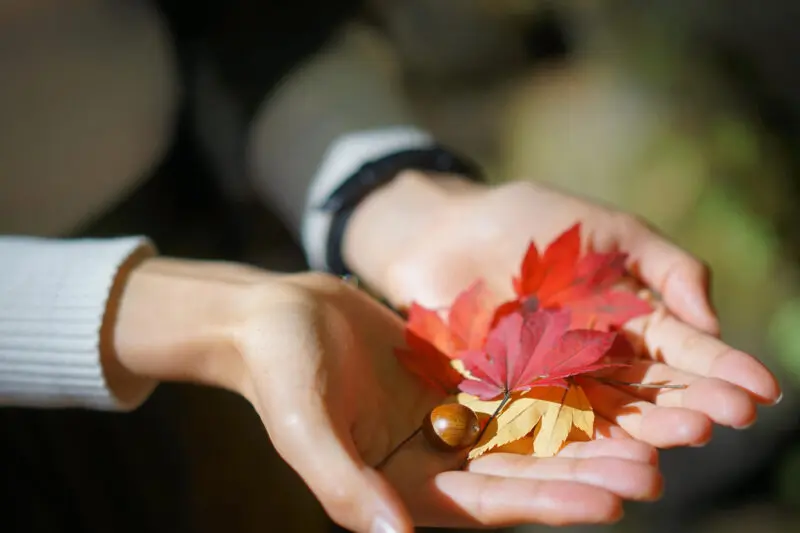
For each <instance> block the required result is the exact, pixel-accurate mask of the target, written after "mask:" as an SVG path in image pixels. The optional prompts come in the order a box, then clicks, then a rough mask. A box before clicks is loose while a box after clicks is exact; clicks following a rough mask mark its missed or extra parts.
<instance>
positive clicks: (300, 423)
mask: <svg viewBox="0 0 800 533" xmlns="http://www.w3.org/2000/svg"><path fill="white" fill-rule="evenodd" d="M293 400H294V401H287V402H286V405H292V406H293V409H292V410H291V411H286V413H285V414H284V415H283V416H282V417H281V419H280V420H278V421H271V423H270V424H269V427H270V432H271V433H274V437H273V441H274V443H275V447H276V449H277V450H278V452H279V453H280V454H281V456H282V457H283V458H284V459H285V460H286V461H287V462H288V463H289V465H291V466H292V468H294V469H295V470H296V471H297V473H298V474H299V475H300V476H301V477H302V478H303V480H304V481H305V482H306V484H307V485H308V486H309V488H310V489H311V490H312V492H313V493H314V494H315V495H316V496H317V498H318V499H319V501H320V503H322V505H323V507H324V508H325V510H326V512H327V513H328V514H329V515H330V517H331V518H332V519H333V520H334V521H335V522H337V523H338V524H340V525H341V526H343V527H345V528H348V529H350V530H353V531H358V532H361V531H363V532H367V531H397V532H402V531H409V532H410V531H412V530H413V522H412V521H411V519H410V517H409V515H408V513H407V511H406V509H405V507H404V505H403V503H402V501H401V499H400V497H399V496H398V495H397V493H396V492H395V490H394V489H393V488H392V487H391V485H390V484H389V483H388V482H387V481H386V480H385V479H384V478H383V476H381V475H380V474H379V473H377V472H376V471H375V470H373V469H372V468H370V467H369V466H368V465H366V464H365V463H364V462H363V461H362V460H361V459H360V458H359V456H358V453H357V451H356V449H355V446H354V444H353V442H352V439H350V437H349V434H347V433H346V432H343V431H337V429H336V428H337V427H342V426H341V425H337V424H335V423H334V421H333V420H332V419H331V418H330V416H329V415H328V412H327V409H326V408H325V405H324V403H323V402H322V400H321V398H319V397H318V396H313V397H304V398H299V399H293ZM381 527H382V528H383V529H380V528H381Z"/></svg>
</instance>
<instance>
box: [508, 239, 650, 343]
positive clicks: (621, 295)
mask: <svg viewBox="0 0 800 533" xmlns="http://www.w3.org/2000/svg"><path fill="white" fill-rule="evenodd" d="M580 251H581V225H580V224H575V225H574V226H572V227H571V228H570V229H568V230H567V231H565V232H564V233H562V234H561V235H560V236H559V237H558V238H557V239H556V240H555V241H553V242H552V243H550V245H549V246H548V247H547V249H546V250H545V252H544V254H543V255H540V254H539V251H538V249H537V248H536V244H535V243H533V242H531V244H530V246H529V247H528V251H527V252H526V253H525V257H524V259H523V261H522V267H521V269H520V275H519V276H518V277H515V278H514V279H513V284H514V291H515V292H516V294H517V300H516V302H509V303H507V304H505V305H504V306H501V309H502V310H503V312H506V313H507V312H510V311H512V310H513V309H514V308H515V307H517V308H518V307H520V306H521V307H522V308H523V309H525V310H528V311H532V310H536V309H569V310H570V311H571V312H572V327H573V328H591V329H599V330H603V331H608V330H610V329H612V328H617V327H620V326H622V325H623V324H625V323H626V322H627V321H629V320H631V319H632V318H635V317H637V316H640V315H644V314H647V313H650V312H651V311H652V308H651V307H650V305H649V304H648V303H647V302H645V301H644V300H642V299H641V298H639V297H638V296H636V295H635V294H633V293H632V292H627V291H622V290H614V286H615V285H616V284H617V283H618V282H619V281H621V280H622V278H623V276H624V275H625V261H626V260H627V258H628V256H627V254H625V253H622V252H618V251H614V252H608V253H597V252H593V251H590V252H588V253H586V254H585V255H584V256H583V257H581V255H580Z"/></svg>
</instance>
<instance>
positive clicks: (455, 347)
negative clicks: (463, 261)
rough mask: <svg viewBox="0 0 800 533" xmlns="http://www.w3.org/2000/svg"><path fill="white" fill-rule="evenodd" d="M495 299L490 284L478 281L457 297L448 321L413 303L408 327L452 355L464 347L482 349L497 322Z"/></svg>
mask: <svg viewBox="0 0 800 533" xmlns="http://www.w3.org/2000/svg"><path fill="white" fill-rule="evenodd" d="M492 300H493V295H492V293H491V291H489V289H488V288H487V287H486V284H485V283H483V281H477V282H475V283H474V284H472V285H471V286H470V287H469V288H468V289H467V290H465V291H463V292H461V293H460V294H459V295H458V296H457V297H456V299H455V300H454V301H453V305H452V306H451V307H450V309H449V311H448V314H447V320H446V321H445V320H444V319H443V318H442V317H441V316H440V314H439V312H438V311H436V310H434V309H427V308H425V307H423V306H421V305H419V304H417V303H412V304H411V306H410V307H409V309H408V321H407V324H406V327H407V328H408V330H410V331H411V332H413V333H414V334H415V335H416V336H418V337H420V338H422V339H425V340H427V341H428V342H430V343H431V344H433V345H434V346H435V347H436V348H437V349H439V351H441V352H442V353H444V354H445V355H448V356H450V357H453V356H454V355H455V354H456V353H457V352H460V351H463V350H470V349H479V348H481V347H482V346H483V342H484V340H485V339H486V335H487V334H488V333H489V328H490V327H491V325H492V323H493V322H494V313H495V307H494V306H493V305H492V303H491V302H492Z"/></svg>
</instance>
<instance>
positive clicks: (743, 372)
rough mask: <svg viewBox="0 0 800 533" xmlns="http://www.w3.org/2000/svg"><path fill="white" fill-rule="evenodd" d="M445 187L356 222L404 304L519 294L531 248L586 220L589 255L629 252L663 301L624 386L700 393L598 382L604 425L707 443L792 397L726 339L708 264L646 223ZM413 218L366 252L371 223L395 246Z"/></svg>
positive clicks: (512, 195)
mask: <svg viewBox="0 0 800 533" xmlns="http://www.w3.org/2000/svg"><path fill="white" fill-rule="evenodd" d="M437 179H438V178H437ZM436 182H437V181H436V180H433V179H428V178H426V177H425V176H424V175H422V174H415V173H411V174H410V175H406V176H405V177H403V178H402V180H401V181H400V182H399V183H398V184H395V185H391V186H390V187H387V189H386V190H385V191H381V192H380V193H379V195H376V199H375V200H374V201H373V200H370V202H373V205H367V206H365V208H364V209H362V212H361V213H359V212H357V213H356V216H355V218H354V220H353V222H351V224H352V225H353V226H354V228H353V230H352V232H351V235H350V236H348V238H350V239H351V246H350V249H349V253H350V255H349V257H348V258H349V259H350V261H351V263H353V266H354V267H355V270H356V272H357V273H358V274H359V275H362V276H363V277H365V278H367V279H368V280H369V281H370V282H371V283H372V284H373V285H374V286H375V288H376V289H377V290H378V291H379V292H381V293H382V294H384V295H386V297H387V298H388V299H389V301H390V302H392V303H393V304H394V305H397V306H405V305H407V304H408V303H410V302H412V301H416V302H418V303H420V304H422V305H425V306H427V307H433V308H443V307H447V306H448V305H450V303H451V302H452V301H453V299H454V298H455V296H456V295H457V294H458V293H459V292H460V291H462V290H464V288H466V287H468V286H469V285H470V284H472V283H473V282H474V281H475V280H476V279H478V278H481V279H483V280H484V281H485V282H486V283H487V285H488V286H489V287H490V288H491V289H492V290H493V291H494V292H495V293H496V294H498V295H499V296H501V297H511V296H513V294H512V292H511V291H512V287H511V277H512V276H513V275H515V274H517V273H518V271H519V265H520V262H521V259H522V257H523V255H524V253H525V249H526V247H527V245H528V243H529V242H530V241H531V240H533V241H534V242H536V244H537V246H539V247H540V249H541V247H543V246H545V245H547V244H548V243H549V242H551V241H552V240H553V239H554V238H555V237H557V236H558V235H559V234H560V233H562V232H563V231H564V230H566V229H567V228H568V227H570V226H572V225H573V224H575V223H576V222H581V223H582V233H583V235H584V238H585V240H586V241H587V242H586V243H585V244H586V245H587V246H592V247H593V248H594V249H595V250H598V251H605V250H609V249H612V248H614V247H618V248H619V249H621V250H622V251H625V252H627V253H628V254H629V265H628V266H629V268H630V270H631V272H632V273H634V274H635V275H636V276H637V277H638V278H639V280H640V281H641V283H642V284H643V285H644V286H646V287H648V288H650V289H652V290H653V291H655V292H656V293H657V294H658V295H660V297H661V299H662V302H659V303H657V304H656V311H655V312H654V313H653V314H652V315H650V316H646V317H641V318H638V319H635V320H633V321H631V322H630V323H629V324H627V326H626V330H627V331H628V333H629V334H630V335H631V337H632V338H633V339H634V343H635V345H636V346H637V347H639V348H640V349H641V352H642V354H643V355H644V357H643V358H642V359H641V360H640V361H638V362H637V363H636V364H635V365H634V366H633V367H632V368H629V369H626V370H625V371H624V372H622V373H620V374H618V375H616V376H615V378H616V379H619V380H620V381H627V382H637V383H638V382H643V383H649V384H653V383H660V384H663V383H672V384H687V385H688V387H687V388H685V389H682V390H680V389H661V390H659V389H653V388H635V387H617V386H609V385H607V384H601V383H597V382H591V381H590V382H589V383H587V385H586V391H587V394H589V396H590V399H591V400H592V402H593V406H594V407H595V410H596V411H597V412H598V413H599V414H600V415H601V416H603V417H605V418H606V419H607V420H609V421H611V422H612V423H614V424H616V425H618V426H619V428H622V429H623V430H624V431H625V432H627V433H628V434H630V435H631V436H633V437H635V438H637V439H640V440H642V441H644V442H647V443H650V444H653V445H655V446H658V447H673V446H684V445H701V444H703V443H705V442H706V441H708V439H709V438H710V437H711V429H712V424H713V423H717V424H721V425H725V426H731V427H736V428H743V427H746V426H748V425H750V424H752V423H753V422H754V421H755V418H756V406H757V404H772V403H775V402H777V401H778V400H779V399H780V396H781V391H780V388H779V385H778V383H777V381H776V379H775V377H774V376H773V375H772V374H771V373H770V372H769V371H768V370H767V369H766V368H765V367H764V365H762V364H761V363H760V362H759V361H758V360H757V359H756V358H754V357H752V356H750V355H748V354H746V353H743V352H741V351H738V350H735V349H733V348H731V347H730V346H728V345H726V344H725V343H724V342H722V341H721V340H719V338H718V333H719V328H718V322H717V318H716V316H715V313H714V311H713V310H712V307H711V305H710V303H709V295H708V280H709V273H708V269H707V268H706V266H705V265H704V264H703V263H702V262H701V261H699V260H698V259H697V258H695V257H693V256H692V255H690V254H689V253H687V252H685V251H683V250H682V249H680V248H679V247H677V246H676V245H674V244H673V243H671V242H669V241H668V240H666V239H665V238H664V237H662V236H661V235H659V234H658V233H657V232H655V231H654V230H653V229H651V228H650V227H648V225H647V224H646V223H644V222H643V221H641V220H639V219H637V218H636V217H633V216H631V215H628V214H625V213H622V212H619V211H615V210H613V209H609V208H607V207H604V206H601V205H598V204H595V203H591V202H589V201H586V200H583V199H580V198H577V197H574V196H570V195H566V194H563V193H561V192H558V191H555V190H553V189H550V188H546V187H543V186H540V185H536V184H533V183H531V182H519V183H512V184H508V185H504V186H500V187H494V188H490V187H484V186H479V185H473V184H468V183H466V182H463V181H461V180H458V179H453V180H452V182H447V180H444V181H442V180H439V182H441V183H445V185H442V186H437V185H433V183H436ZM415 203H418V204H420V205H423V206H425V207H426V209H423V208H414V207H413V206H414V204H415ZM403 211H404V212H405V213H407V216H406V221H405V222H404V225H405V226H406V227H410V228H413V232H414V233H413V235H411V234H410V232H407V234H408V235H402V234H401V235H402V236H404V237H407V238H403V239H398V240H397V241H396V242H395V243H394V246H393V247H392V249H391V250H390V249H388V247H387V249H386V250H384V257H385V259H384V260H383V262H382V263H380V264H376V263H374V262H371V261H370V260H369V259H368V258H367V257H366V256H365V255H364V254H359V250H358V248H357V247H356V244H357V243H356V241H355V239H358V238H361V239H364V240H365V242H368V239H369V237H370V231H369V227H367V226H366V224H367V223H369V224H371V227H373V228H375V227H380V228H382V229H384V233H385V234H386V236H387V238H389V237H391V236H392V232H391V231H389V232H387V231H386V230H385V228H387V227H389V226H390V224H391V222H390V221H389V218H391V217H393V218H394V219H395V224H396V223H397V220H399V219H400V217H401V216H402V214H401V213H402V212H403ZM381 217H383V218H382V219H381ZM381 220H384V221H385V223H384V224H383V225H381ZM359 225H361V226H360V227H359ZM348 231H351V230H348ZM376 231H377V230H372V233H375V232H376ZM373 267H375V268H373ZM378 267H379V268H378ZM359 268H362V269H363V270H364V274H362V273H361V272H360V271H359Z"/></svg>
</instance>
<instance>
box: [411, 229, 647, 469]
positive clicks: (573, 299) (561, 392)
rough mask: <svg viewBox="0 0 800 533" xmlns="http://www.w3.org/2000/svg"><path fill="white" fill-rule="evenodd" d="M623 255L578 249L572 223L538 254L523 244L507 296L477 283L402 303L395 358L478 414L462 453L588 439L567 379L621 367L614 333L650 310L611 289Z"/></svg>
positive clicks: (537, 448) (588, 416) (582, 407)
mask: <svg viewBox="0 0 800 533" xmlns="http://www.w3.org/2000/svg"><path fill="white" fill-rule="evenodd" d="M626 259H627V256H626V254H625V253H622V252H618V251H615V252H608V253H597V252H593V251H589V252H587V253H585V254H583V255H581V235H580V224H577V225H575V226H573V227H572V228H570V229H569V230H567V231H566V232H564V233H563V234H562V235H561V236H559V237H558V238H557V239H556V240H555V241H553V242H552V243H551V244H550V245H549V246H548V247H547V248H546V250H545V251H544V253H540V252H539V250H538V249H537V247H536V245H535V244H533V243H531V244H530V246H529V247H528V250H527V253H526V254H525V256H524V258H523V260H522V266H521V269H520V272H519V275H518V276H516V277H514V278H513V279H512V280H511V283H512V285H513V289H514V294H515V295H516V297H515V298H514V299H513V300H511V301H508V302H503V303H499V304H497V303H496V302H497V299H496V298H495V296H494V295H493V294H492V293H491V292H490V291H489V290H488V289H487V287H486V285H485V284H484V283H483V282H482V281H477V282H476V283H475V284H474V285H472V286H471V287H469V288H467V289H466V290H465V291H464V292H462V293H461V294H460V295H459V296H458V297H457V298H456V300H455V301H454V302H453V304H452V306H451V307H450V308H449V309H448V310H446V312H442V311H441V310H434V309H427V308H425V307H422V306H420V305H418V304H412V305H411V306H410V307H409V309H408V317H407V323H406V347H405V348H403V349H400V350H397V356H398V358H399V359H400V361H401V362H402V363H403V364H404V365H405V366H406V368H408V369H409V370H410V371H411V372H413V373H414V374H416V375H417V376H419V377H420V378H422V379H423V380H425V381H427V382H428V383H429V384H430V385H432V386H434V387H437V388H440V389H441V390H442V391H444V392H445V393H446V394H448V395H450V397H451V398H452V399H453V401H457V402H458V403H461V404H463V405H466V406H468V407H470V408H471V409H473V410H474V411H475V412H476V413H478V414H479V416H480V417H481V418H482V422H483V423H484V424H486V428H485V430H484V432H483V434H482V437H481V439H480V441H479V442H478V443H477V445H476V446H475V447H474V448H473V449H472V450H470V454H469V457H470V458H471V459H473V458H475V457H478V456H480V455H482V454H484V453H486V452H489V451H498V450H502V451H507V452H518V453H530V454H534V455H537V456H541V457H547V456H552V455H555V454H556V453H558V451H559V450H560V449H561V448H562V447H563V445H564V443H565V442H568V441H569V440H586V439H590V438H592V437H593V435H594V412H593V411H592V406H591V404H590V402H589V399H588V398H587V396H586V394H584V392H583V390H582V389H581V387H580V384H579V379H577V378H580V377H586V376H590V375H596V373H598V372H600V371H603V370H605V369H607V368H611V367H615V366H620V365H624V364H626V362H625V361H622V362H620V361H619V360H612V359H610V358H609V352H610V350H611V348H612V346H614V345H615V342H616V340H617V330H618V329H619V328H620V327H621V326H622V325H623V324H624V323H625V322H627V321H628V320H630V319H632V318H634V317H637V316H640V315H643V314H647V313H649V312H650V311H651V307H650V305H649V304H648V303H647V302H646V301H644V300H642V299H640V298H639V297H638V296H637V295H636V294H634V293H632V292H630V291H625V290H618V289H616V288H615V287H617V286H618V285H619V283H620V281H621V280H622V279H623V277H624V275H625V261H626Z"/></svg>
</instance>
